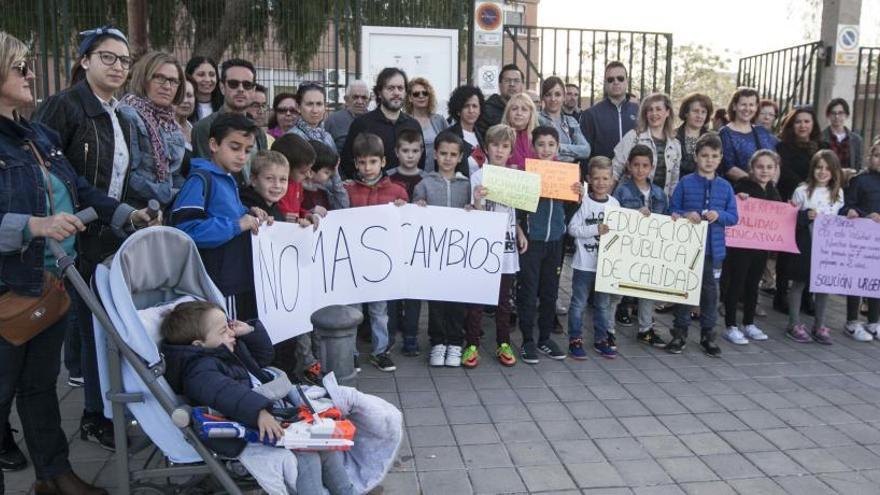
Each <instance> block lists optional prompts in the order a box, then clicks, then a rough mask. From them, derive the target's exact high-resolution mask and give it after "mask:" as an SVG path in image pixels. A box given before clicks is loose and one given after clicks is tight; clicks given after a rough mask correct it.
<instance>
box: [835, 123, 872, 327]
mask: <svg viewBox="0 0 880 495" xmlns="http://www.w3.org/2000/svg"><path fill="white" fill-rule="evenodd" d="M843 210H844V211H845V212H846V217H847V218H857V217H866V218H870V219H871V220H874V221H875V222H880V139H878V140H876V141H874V144H873V145H872V146H871V150H870V151H869V152H868V168H867V170H866V171H864V172H862V173H861V174H859V175H857V176H856V177H854V178H853V179H852V180H851V181H850V185H849V189H847V191H846V205H845V206H844V207H843ZM859 299H860V298H859V297H858V296H847V297H846V333H847V334H849V336H850V337H853V338H855V339H856V340H870V339H859V338H858V337H857V335H860V334H864V333H866V332H867V333H868V335H869V336H870V337H871V338H873V339H880V299H872V298H865V301H866V302H867V303H868V326H867V327H865V325H863V324H862V322H860V321H859Z"/></svg>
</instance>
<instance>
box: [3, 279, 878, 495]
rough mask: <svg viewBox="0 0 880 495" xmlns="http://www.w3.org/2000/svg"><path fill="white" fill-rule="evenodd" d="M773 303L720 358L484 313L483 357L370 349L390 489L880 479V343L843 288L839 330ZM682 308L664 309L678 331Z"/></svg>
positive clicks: (844, 487) (78, 450)
mask: <svg viewBox="0 0 880 495" xmlns="http://www.w3.org/2000/svg"><path fill="white" fill-rule="evenodd" d="M569 283H570V282H569V279H568V277H566V281H565V282H563V290H562V291H561V295H560V297H561V299H562V300H563V301H565V302H566V303H567V301H568V299H567V298H568V293H567V288H568V286H569ZM761 304H762V305H763V306H764V307H765V308H768V306H769V299H768V298H766V297H765V296H762V298H761ZM425 310H427V307H425ZM768 311H769V310H768ZM770 313H771V314H770V315H769V316H768V317H765V318H759V319H758V324H759V325H760V326H762V327H763V328H764V329H765V331H767V333H768V334H769V335H770V338H771V340H770V341H768V342H765V343H759V344H749V345H746V346H733V345H731V344H729V343H727V342H721V343H720V345H721V347H722V349H723V355H722V357H721V359H713V358H709V357H706V356H704V355H703V354H702V353H701V352H700V350H699V347H698V345H697V342H696V341H695V340H694V339H695V334H696V332H695V331H694V329H693V328H692V329H691V330H692V331H691V339H690V341H689V343H688V348H687V349H686V350H685V352H684V353H683V354H682V355H679V356H672V355H669V354H666V353H665V352H663V351H662V350H658V349H652V348H647V347H645V346H643V345H640V344H638V343H636V342H635V341H634V339H633V334H634V331H635V330H634V328H633V327H629V328H618V335H619V337H618V340H619V351H620V354H621V355H620V357H618V358H617V359H615V360H605V359H602V358H600V357H598V356H597V355H595V354H591V355H590V357H589V359H588V360H587V361H574V360H571V359H568V360H565V361H563V362H557V361H551V360H549V359H543V360H542V361H541V363H540V364H538V365H536V366H529V365H527V364H523V363H518V364H517V365H516V366H515V367H513V368H503V367H501V366H500V365H498V364H497V362H495V361H494V359H492V357H493V347H494V324H493V323H492V320H491V319H489V318H484V325H485V328H486V338H485V339H484V346H483V349H482V353H481V355H482V357H483V362H482V364H481V366H480V367H479V368H477V369H474V370H468V371H465V370H463V369H444V368H435V369H432V368H429V367H428V366H427V364H426V361H425V358H424V356H425V355H426V352H425V351H426V350H427V349H425V348H424V346H426V345H427V342H426V340H427V338H426V337H425V338H424V339H423V341H422V345H423V356H422V357H419V358H406V357H403V356H400V355H399V354H398V353H397V352H395V362H396V363H397V365H398V370H397V372H395V373H393V374H386V373H382V372H380V371H377V370H376V369H374V368H372V367H371V366H369V365H365V366H364V370H363V373H362V374H361V375H360V378H359V383H360V388H361V389H362V390H363V391H365V392H370V393H374V394H376V395H379V396H382V397H384V398H385V399H387V400H389V401H391V402H393V403H394V404H396V405H398V406H400V407H402V409H403V411H404V417H405V421H406V433H407V441H406V442H405V443H404V445H403V446H402V448H401V450H400V458H399V461H398V463H397V465H396V467H395V468H394V469H393V471H392V472H391V473H390V474H389V475H388V477H387V478H386V480H385V482H384V483H383V488H382V491H381V492H378V491H377V492H378V493H384V494H386V495H387V494H407V495H410V494H417V493H424V494H433V493H438V494H444V495H446V494H456V495H458V494H468V493H571V494H574V493H602V494H625V493H638V494H667V493H668V494H674V493H692V494H715V493H718V494H732V493H741V494H749V495H751V494H775V493H792V494H798V495H800V494H804V495H806V494H813V493H815V494H828V493H843V494H856V493H866V494H868V493H870V494H876V493H880V407H878V405H880V376H878V370H880V344H878V343H873V344H860V343H856V342H854V341H852V340H851V339H849V338H848V337H846V336H844V335H843V334H842V333H841V332H840V330H839V329H840V328H842V325H843V315H844V307H843V300H842V299H840V298H835V299H834V300H833V301H832V303H831V306H830V311H829V314H830V317H831V320H830V321H829V324H830V325H829V326H831V327H832V328H833V329H835V331H834V334H833V336H834V339H835V340H834V345H832V346H821V345H818V344H797V343H794V342H792V341H790V340H787V339H785V338H784V336H783V334H782V328H783V325H784V318H783V316H782V315H780V314H778V313H774V312H772V311H770ZM670 319H671V317H670V316H669V315H658V320H659V325H658V327H660V329H661V331H660V334H661V335H662V336H664V338H665V337H666V336H668V325H669V323H670ZM805 319H806V320H807V321H810V319H809V317H806V316H805ZM563 321H564V317H563ZM721 323H722V322H721V321H719V328H720V324H721ZM587 335H590V334H589V333H588V334H587ZM554 338H556V339H557V341H558V342H560V343H563V342H564V340H565V337H564V336H561V335H557V336H554ZM513 340H514V343H515V344H518V343H519V342H520V336H519V333H518V332H514V334H513ZM59 394H60V395H61V396H62V397H63V398H62V413H63V417H64V428H65V431H67V432H69V433H70V434H71V438H72V440H71V459H72V460H73V463H74V465H75V468H76V470H77V472H78V473H80V474H81V475H82V476H83V477H84V478H87V479H90V480H97V482H98V483H100V484H102V485H103V486H107V487H111V488H112V487H114V486H115V485H116V481H115V480H114V479H113V477H112V466H111V467H108V466H110V464H109V460H110V455H109V454H107V453H106V452H105V451H103V450H102V449H100V448H99V447H97V446H96V445H95V444H88V443H84V442H82V441H80V440H79V439H78V438H76V437H74V435H73V434H74V433H75V430H76V428H77V426H78V420H79V415H80V413H81V410H82V392H81V391H79V390H70V389H68V388H67V387H66V385H59ZM17 423H18V419H17V418H16V417H14V418H13V424H14V427H17V426H15V425H17ZM16 438H19V439H20V435H16ZM21 443H22V444H23V442H21ZM6 480H7V493H11V494H18V493H26V490H28V489H29V488H30V484H31V483H32V480H33V472H32V470H30V469H29V470H27V471H24V472H22V473H6Z"/></svg>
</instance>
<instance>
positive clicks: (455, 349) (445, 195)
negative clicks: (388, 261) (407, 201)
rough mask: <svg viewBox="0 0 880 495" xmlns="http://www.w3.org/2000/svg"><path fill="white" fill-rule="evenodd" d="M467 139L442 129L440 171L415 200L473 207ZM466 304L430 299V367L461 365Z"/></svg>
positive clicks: (438, 153)
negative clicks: (466, 171)
mask: <svg viewBox="0 0 880 495" xmlns="http://www.w3.org/2000/svg"><path fill="white" fill-rule="evenodd" d="M463 152H464V142H463V141H462V140H461V138H460V137H458V136H457V135H455V134H453V133H452V132H441V133H440V134H439V135H438V136H437V138H436V139H435V140H434V163H435V165H436V167H437V170H435V171H434V172H431V173H429V174H428V175H427V176H425V178H424V179H422V181H421V182H419V183H418V184H416V187H415V190H414V191H413V200H414V202H415V203H416V204H418V205H419V206H427V205H431V206H445V207H447V208H465V209H468V208H469V207H470V199H471V184H470V181H468V178H467V177H465V176H464V175H463V174H462V173H461V172H457V171H456V168H457V167H458V162H460V161H461V154H462V153H463ZM466 311H467V306H466V305H465V304H463V303H458V302H448V301H429V302H428V337H429V339H430V340H431V355H430V364H431V366H451V367H458V366H461V347H462V343H463V342H464V318H465V313H466Z"/></svg>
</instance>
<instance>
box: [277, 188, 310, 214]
mask: <svg viewBox="0 0 880 495" xmlns="http://www.w3.org/2000/svg"><path fill="white" fill-rule="evenodd" d="M278 211H280V212H281V214H282V215H287V214H288V213H295V214H296V215H299V216H300V217H303V218H304V217H306V216H308V215H309V210H307V209H305V208H303V185H302V183H301V182H294V181H290V182H288V183H287V194H285V195H284V197H283V198H281V199H280V200H279V201H278Z"/></svg>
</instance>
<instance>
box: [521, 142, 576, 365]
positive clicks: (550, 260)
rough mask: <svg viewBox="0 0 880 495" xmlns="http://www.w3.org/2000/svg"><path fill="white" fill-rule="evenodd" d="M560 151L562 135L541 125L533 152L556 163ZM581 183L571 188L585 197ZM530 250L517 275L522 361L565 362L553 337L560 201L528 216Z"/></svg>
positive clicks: (561, 217) (562, 217) (561, 227)
mask: <svg viewBox="0 0 880 495" xmlns="http://www.w3.org/2000/svg"><path fill="white" fill-rule="evenodd" d="M557 149H559V133H558V132H557V131H556V129H555V128H553V127H547V126H540V127H536V128H535V130H534V131H532V153H534V154H535V155H536V158H538V159H539V160H553V158H554V157H555V156H556V150H557ZM583 187H584V186H583V185H582V184H581V183H580V181H577V182H575V183H574V184H572V185H571V188H572V191H575V192H576V193H577V194H579V195H583ZM520 224H521V225H522V224H525V227H524V229H523V230H525V232H526V235H527V236H528V240H529V246H528V249H527V250H526V251H525V252H524V253H523V254H522V255H521V256H520V271H519V275H518V276H517V282H518V283H519V290H518V292H517V306H518V308H519V328H520V331H522V338H523V346H522V352H521V355H522V360H523V361H524V362H526V363H528V364H538V351H540V352H542V353H543V354H545V355H547V356H548V357H550V358H551V359H565V356H566V355H567V353H566V352H565V351H563V350H562V349H560V348H559V345H558V344H556V342H554V341H553V340H552V339H551V338H550V332H551V331H552V330H553V328H554V326H555V325H556V298H557V297H558V295H559V273H560V268H561V267H560V266H559V260H560V259H561V258H562V236H563V235H564V234H565V208H564V207H563V203H562V202H561V201H559V200H555V199H551V198H541V200H540V201H538V209H537V211H535V213H529V214H527V215H525V218H524V221H522V220H521V221H520ZM538 299H540V306H539V307H538V308H537V309H538V318H537V320H538V341H537V344H536V343H535V335H534V325H535V309H536V308H535V302H536V301H537V300H538Z"/></svg>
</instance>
